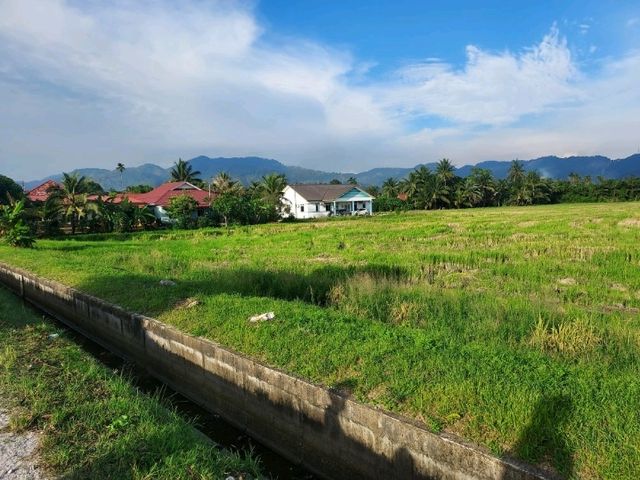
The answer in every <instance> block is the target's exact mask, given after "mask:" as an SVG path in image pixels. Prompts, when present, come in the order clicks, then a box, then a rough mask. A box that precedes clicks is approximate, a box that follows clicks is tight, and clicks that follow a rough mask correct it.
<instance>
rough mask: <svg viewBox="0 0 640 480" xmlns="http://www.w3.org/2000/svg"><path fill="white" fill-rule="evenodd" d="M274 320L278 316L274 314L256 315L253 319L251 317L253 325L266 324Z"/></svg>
mask: <svg viewBox="0 0 640 480" xmlns="http://www.w3.org/2000/svg"><path fill="white" fill-rule="evenodd" d="M274 318H276V314H275V313H274V312H266V313H261V314H260V315H254V316H253V317H249V321H250V322H251V323H256V322H265V321H267V320H273V319H274Z"/></svg>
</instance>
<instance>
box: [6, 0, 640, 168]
mask: <svg viewBox="0 0 640 480" xmlns="http://www.w3.org/2000/svg"><path fill="white" fill-rule="evenodd" d="M638 78H640V3H639V2H637V1H633V2H632V1H599V2H596V1H580V2H578V1H553V2H552V1H545V2H506V1H484V2H473V1H460V0H450V1H446V2H427V1H414V0H396V1H393V2H388V1H366V2H365V1H362V2H361V1H355V0H351V1H350V0H344V1H340V2H337V1H336V2H330V1H317V0H304V1H302V0H300V1H293V0H289V1H285V0H269V1H267V0H264V1H257V2H247V1H242V2H230V1H226V0H211V1H199V0H193V1H186V0H185V1H180V2H177V1H169V0H155V1H141V2H125V1H124V0H122V1H120V0H117V1H113V2H105V1H97V0H93V1H82V2H80V1H73V0H47V1H42V0H0V103H1V104H2V105H4V108H3V109H0V173H3V174H8V175H10V176H13V177H16V178H21V179H32V178H39V177H42V176H45V175H47V174H52V173H56V172H59V171H62V170H65V171H66V170H71V169H73V168H76V167H84V166H97V167H105V168H113V167H114V166H115V164H116V163H117V162H124V163H125V164H127V165H129V166H133V165H137V164H142V163H146V162H153V163H157V164H161V165H168V164H170V163H171V162H173V161H174V160H175V159H176V158H177V157H179V156H180V157H183V158H190V157H191V156H196V155H200V154H205V155H209V156H218V155H225V156H243V155H261V156H266V157H271V158H276V159H278V160H281V161H283V162H284V163H287V164H292V165H301V166H305V167H312V168H330V169H332V170H342V171H360V170H364V169H368V168H372V167H375V166H413V165H415V164H416V163H419V162H428V161H434V160H437V159H439V158H442V157H448V158H451V159H452V161H453V162H454V163H456V164H458V165H462V164H469V163H476V162H478V161H482V160H488V159H494V160H509V159H512V158H531V157H535V156H540V155H546V154H556V155H561V156H566V155H573V154H580V155H588V154H604V155H609V156H612V157H623V156H627V155H629V154H632V153H635V152H636V151H637V149H638V144H640V138H638V133H637V132H639V131H640V89H639V88H638V87H637V83H638Z"/></svg>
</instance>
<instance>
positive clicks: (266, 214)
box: [211, 193, 279, 227]
mask: <svg viewBox="0 0 640 480" xmlns="http://www.w3.org/2000/svg"><path fill="white" fill-rule="evenodd" d="M211 209H212V211H213V215H214V216H216V217H218V218H219V219H220V223H221V224H222V225H224V226H225V227H227V226H229V225H232V224H239V225H254V224H259V223H266V222H270V221H275V220H277V219H278V218H279V214H278V207H277V206H276V205H274V204H273V203H271V202H269V201H265V200H263V199H261V198H254V197H252V196H251V195H249V194H245V195H234V194H230V193H226V194H223V195H219V196H218V197H216V199H215V200H214V201H213V204H212V205H211Z"/></svg>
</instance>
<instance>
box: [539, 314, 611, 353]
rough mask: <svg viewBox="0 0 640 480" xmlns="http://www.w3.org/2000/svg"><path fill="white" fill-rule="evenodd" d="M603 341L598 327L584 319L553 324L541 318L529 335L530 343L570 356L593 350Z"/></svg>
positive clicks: (546, 350) (550, 351) (541, 348)
mask: <svg viewBox="0 0 640 480" xmlns="http://www.w3.org/2000/svg"><path fill="white" fill-rule="evenodd" d="M601 342H602V339H601V338H600V335H598V332H597V331H596V328H595V327H594V326H593V325H591V323H589V322H588V321H586V320H583V319H576V320H572V321H570V322H567V323H561V324H560V325H557V326H552V325H549V324H548V323H547V322H545V321H544V320H543V319H542V318H540V319H538V322H537V323H536V325H535V327H534V329H533V332H532V333H531V335H530V337H529V344H530V345H532V346H534V347H537V348H539V349H540V350H542V351H544V352H547V353H558V354H561V355H568V356H577V355H584V354H586V353H589V352H592V351H593V350H595V349H596V348H597V347H598V345H600V343H601Z"/></svg>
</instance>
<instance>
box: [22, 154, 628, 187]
mask: <svg viewBox="0 0 640 480" xmlns="http://www.w3.org/2000/svg"><path fill="white" fill-rule="evenodd" d="M188 162H189V163H190V164H191V165H192V166H193V168H194V170H198V171H200V172H201V177H202V178H203V179H208V178H211V177H213V176H215V175H216V174H218V173H219V172H223V171H224V172H227V173H229V174H230V175H231V176H232V177H234V178H236V179H238V180H240V181H241V182H242V183H244V184H245V185H247V184H249V183H250V182H251V181H253V180H259V179H260V178H261V177H262V176H263V175H267V174H269V173H283V174H285V175H286V176H287V179H288V180H289V182H291V183H328V182H330V181H331V180H332V179H334V178H335V179H338V180H340V181H342V182H346V181H347V179H348V178H349V177H355V178H356V179H357V180H358V182H359V183H360V184H361V185H381V184H382V182H384V181H385V180H386V179H387V178H389V177H393V178H397V179H402V178H405V177H406V176H407V175H408V174H409V172H411V171H412V170H413V169H414V168H415V167H412V168H395V167H386V168H374V169H371V170H367V171H364V172H360V173H344V172H343V173H340V172H323V171H320V170H312V169H308V168H303V167H296V166H288V165H284V164H283V163H280V162H278V161H277V160H273V159H269V158H262V157H216V158H210V157H206V156H199V157H195V158H192V159H191V160H189V161H188ZM523 163H524V167H525V169H526V170H537V171H538V172H540V174H542V175H543V176H545V177H549V178H558V179H564V178H567V176H568V175H569V174H570V173H572V172H574V173H577V174H579V175H581V176H586V175H590V176H591V177H592V178H593V179H596V178H597V177H598V176H603V177H605V178H623V177H628V176H640V154H635V155H631V156H630V157H627V158H623V159H618V160H611V159H610V158H607V157H603V156H599V155H597V156H591V157H567V158H560V157H555V156H547V157H540V158H536V159H533V160H525V161H523ZM435 165H436V164H435V163H428V164H426V166H427V167H429V168H431V169H432V170H433V169H434V168H435ZM510 165H511V162H505V161H486V162H480V163H478V164H477V165H465V166H463V167H460V168H458V169H457V170H456V173H457V175H460V176H462V177H465V176H467V175H469V173H470V172H471V169H472V168H473V167H480V168H486V169H488V170H490V171H491V172H492V173H493V175H495V176H496V177H497V178H505V177H506V176H507V172H508V171H509V166H510ZM170 171H171V168H162V167H159V166H158V165H154V164H152V163H147V164H144V165H140V166H138V167H129V168H127V169H126V170H125V171H124V174H123V176H122V179H123V183H124V186H125V187H126V186H129V185H138V184H147V185H152V186H157V185H160V184H161V183H163V182H166V181H167V180H168V179H169V177H170V173H169V172H170ZM74 172H76V173H78V174H80V175H85V176H87V177H90V178H92V179H93V180H95V181H96V182H98V183H99V184H100V185H102V186H103V187H104V188H105V189H107V190H109V189H120V173H118V172H117V171H115V170H107V169H101V168H81V169H78V170H75V171H74ZM49 178H52V179H54V180H59V179H60V178H62V174H59V175H54V176H51V177H47V178H44V179H39V180H32V181H28V182H25V188H27V189H30V188H33V187H36V186H38V185H39V184H41V183H42V182H43V181H45V180H47V179H49Z"/></svg>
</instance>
